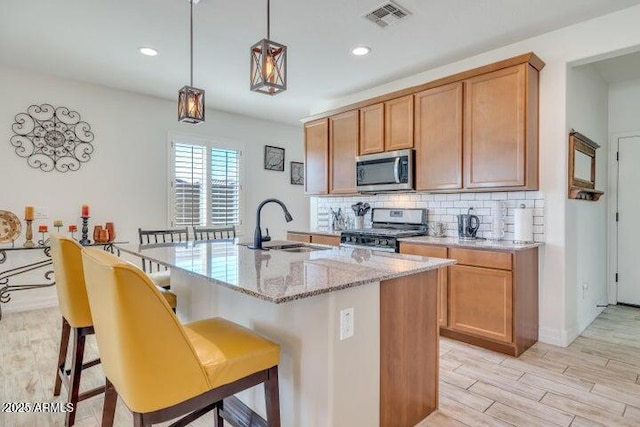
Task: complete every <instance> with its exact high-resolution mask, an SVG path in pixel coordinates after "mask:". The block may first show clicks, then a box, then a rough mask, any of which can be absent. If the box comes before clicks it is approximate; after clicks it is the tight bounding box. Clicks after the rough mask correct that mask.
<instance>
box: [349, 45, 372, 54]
mask: <svg viewBox="0 0 640 427" xmlns="http://www.w3.org/2000/svg"><path fill="white" fill-rule="evenodd" d="M369 52H371V48H369V47H367V46H358V47H355V48H353V50H352V51H351V53H353V54H354V55H355V56H363V55H366V54H368V53H369Z"/></svg>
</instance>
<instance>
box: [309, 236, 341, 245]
mask: <svg viewBox="0 0 640 427" xmlns="http://www.w3.org/2000/svg"><path fill="white" fill-rule="evenodd" d="M311 243H317V244H319V245H331V246H340V237H338V236H327V235H324V234H312V235H311Z"/></svg>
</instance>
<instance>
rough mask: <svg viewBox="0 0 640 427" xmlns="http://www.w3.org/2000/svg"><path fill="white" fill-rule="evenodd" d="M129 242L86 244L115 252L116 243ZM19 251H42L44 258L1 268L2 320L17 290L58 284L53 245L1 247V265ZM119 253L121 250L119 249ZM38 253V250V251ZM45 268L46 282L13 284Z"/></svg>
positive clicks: (0, 302)
mask: <svg viewBox="0 0 640 427" xmlns="http://www.w3.org/2000/svg"><path fill="white" fill-rule="evenodd" d="M116 243H119V244H122V243H127V242H107V243H91V244H89V245H85V246H102V247H103V248H104V250H105V251H109V252H111V253H114V246H113V245H114V244H116ZM17 251H40V252H42V256H43V258H41V259H40V260H38V261H35V262H31V263H28V264H22V265H18V266H17V267H13V268H10V269H8V270H0V320H2V304H6V303H8V302H9V301H11V293H12V292H17V291H26V290H29V289H38V288H48V287H50V286H53V285H55V284H56V282H55V281H54V280H53V279H54V277H53V268H52V267H51V264H52V260H51V246H48V245H39V246H34V247H32V248H25V247H8V248H0V265H2V264H4V263H5V262H6V261H7V259H8V257H9V254H11V253H14V252H17ZM116 252H117V253H118V255H119V254H120V251H117V250H116ZM36 253H37V252H36ZM35 270H43V277H44V282H42V283H29V284H11V279H12V278H15V277H16V276H20V275H22V274H25V273H28V272H30V271H35Z"/></svg>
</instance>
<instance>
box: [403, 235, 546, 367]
mask: <svg viewBox="0 0 640 427" xmlns="http://www.w3.org/2000/svg"><path fill="white" fill-rule="evenodd" d="M400 252H401V253H407V254H414V255H422V256H431V257H438V258H450V259H455V260H456V261H457V264H456V265H453V266H451V267H447V268H446V269H441V270H447V272H446V273H445V274H444V275H443V277H440V274H439V278H438V287H439V290H440V294H439V296H438V310H439V312H438V315H439V319H440V335H441V336H445V337H448V338H453V339H456V340H459V341H464V342H467V343H469V344H473V345H478V346H481V347H484V348H488V349H490V350H493V351H499V352H502V353H505V354H509V355H512V356H519V355H520V354H522V353H523V352H524V351H526V350H527V349H528V348H529V347H531V346H532V345H533V344H534V343H535V342H536V341H537V340H538V248H531V249H525V250H518V251H508V250H506V251H495V250H477V249H466V248H460V247H445V246H436V245H421V244H408V243H402V242H401V244H400Z"/></svg>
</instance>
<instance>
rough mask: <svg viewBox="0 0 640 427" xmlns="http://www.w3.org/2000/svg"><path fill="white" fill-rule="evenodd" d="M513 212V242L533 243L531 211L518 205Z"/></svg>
mask: <svg viewBox="0 0 640 427" xmlns="http://www.w3.org/2000/svg"><path fill="white" fill-rule="evenodd" d="M513 212H514V214H513V241H514V242H533V210H532V209H530V208H525V207H524V205H520V207H519V208H515V209H514V210H513Z"/></svg>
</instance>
